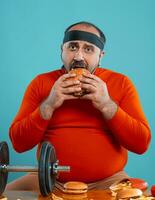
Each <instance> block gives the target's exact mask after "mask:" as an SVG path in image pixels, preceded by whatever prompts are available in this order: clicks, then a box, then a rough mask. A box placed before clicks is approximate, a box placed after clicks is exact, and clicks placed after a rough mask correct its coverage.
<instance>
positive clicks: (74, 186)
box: [63, 181, 88, 194]
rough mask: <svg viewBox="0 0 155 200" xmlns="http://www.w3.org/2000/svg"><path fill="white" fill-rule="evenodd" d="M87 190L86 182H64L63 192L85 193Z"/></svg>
mask: <svg viewBox="0 0 155 200" xmlns="http://www.w3.org/2000/svg"><path fill="white" fill-rule="evenodd" d="M87 190H88V186H87V184H85V183H83V182H77V181H70V182H67V183H65V184H64V189H63V192H64V193H69V194H83V193H86V192H87Z"/></svg>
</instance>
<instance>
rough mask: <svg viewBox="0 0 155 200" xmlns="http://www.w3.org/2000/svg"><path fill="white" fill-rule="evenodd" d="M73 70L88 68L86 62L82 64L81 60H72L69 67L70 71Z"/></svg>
mask: <svg viewBox="0 0 155 200" xmlns="http://www.w3.org/2000/svg"><path fill="white" fill-rule="evenodd" d="M73 68H86V69H87V68H88V64H87V63H86V62H84V61H83V60H79V61H77V60H73V62H72V63H71V65H70V69H73Z"/></svg>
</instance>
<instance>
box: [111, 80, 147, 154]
mask: <svg viewBox="0 0 155 200" xmlns="http://www.w3.org/2000/svg"><path fill="white" fill-rule="evenodd" d="M122 87H123V88H122V91H123V97H122V100H121V102H120V104H119V107H118V110H117V112H116V114H115V116H114V117H113V118H112V119H111V120H109V121H107V124H108V126H109V128H110V129H111V131H112V133H113V135H114V136H115V138H116V139H117V141H118V142H119V143H120V144H121V145H122V146H124V147H125V148H126V149H128V150H130V151H132V152H135V153H138V154H142V153H144V152H145V151H146V150H147V148H148V146H149V143H150V139H151V133H150V128H149V125H148V122H147V120H146V118H145V115H144V113H143V110H142V107H141V104H140V100H139V97H138V94H137V91H136V89H135V87H134V85H133V84H132V82H131V81H130V80H129V79H128V78H127V77H125V78H124V81H123V85H122Z"/></svg>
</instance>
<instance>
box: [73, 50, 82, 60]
mask: <svg viewBox="0 0 155 200" xmlns="http://www.w3.org/2000/svg"><path fill="white" fill-rule="evenodd" d="M74 60H77V61H80V60H84V57H83V53H82V51H81V50H79V51H77V52H76V54H75V56H74Z"/></svg>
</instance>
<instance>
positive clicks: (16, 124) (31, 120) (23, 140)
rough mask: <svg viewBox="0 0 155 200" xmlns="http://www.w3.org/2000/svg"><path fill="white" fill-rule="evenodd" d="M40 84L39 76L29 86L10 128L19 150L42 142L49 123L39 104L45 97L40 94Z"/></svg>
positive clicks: (11, 136) (16, 148) (12, 139)
mask: <svg viewBox="0 0 155 200" xmlns="http://www.w3.org/2000/svg"><path fill="white" fill-rule="evenodd" d="M39 84H40V83H39V77H36V78H35V79H34V80H32V82H31V83H30V85H29V86H28V87H27V90H26V92H25V94H24V97H23V101H22V104H21V106H20V109H19V112H18V114H17V116H16V117H15V119H14V121H13V123H12V125H11V127H10V130H9V136H10V139H11V141H12V144H13V147H14V149H15V150H16V151H17V152H23V151H27V150H29V149H32V148H33V147H34V146H35V145H37V144H38V143H39V142H41V140H42V139H43V137H44V133H45V130H46V127H47V126H48V123H49V121H48V120H44V119H42V118H41V116H40V110H39V105H40V103H41V101H42V100H43V99H42V97H41V95H40V94H39Z"/></svg>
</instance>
